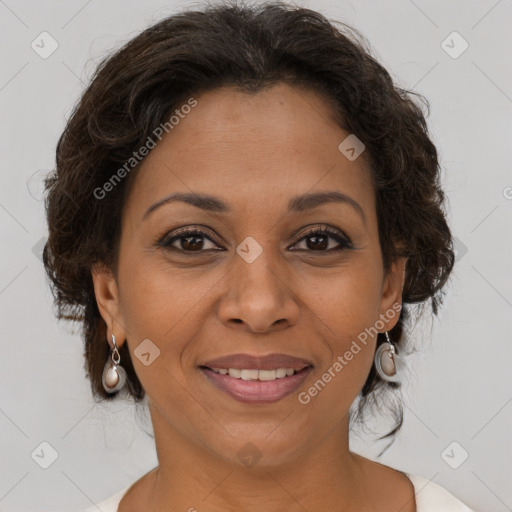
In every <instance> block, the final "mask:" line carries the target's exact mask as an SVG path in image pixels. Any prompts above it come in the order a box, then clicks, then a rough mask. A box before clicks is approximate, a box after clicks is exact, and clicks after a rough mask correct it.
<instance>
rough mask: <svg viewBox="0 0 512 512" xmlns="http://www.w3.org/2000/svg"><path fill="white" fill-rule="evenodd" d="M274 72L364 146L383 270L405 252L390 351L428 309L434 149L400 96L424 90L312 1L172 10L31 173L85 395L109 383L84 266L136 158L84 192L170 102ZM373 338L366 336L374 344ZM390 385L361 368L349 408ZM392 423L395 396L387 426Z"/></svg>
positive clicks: (105, 239)
mask: <svg viewBox="0 0 512 512" xmlns="http://www.w3.org/2000/svg"><path fill="white" fill-rule="evenodd" d="M277 82H285V83H288V84H290V85H293V86H302V87H306V88H308V89H309V90H312V91H315V92H316V93H319V94H320V95H321V96H322V97H323V98H324V99H325V100H326V101H327V102H328V103H329V105H330V106H331V107H332V109H333V115H334V117H335V118H336V120H337V121H338V123H339V125H340V126H341V127H342V128H343V129H344V130H346V131H347V132H349V133H352V134H355V135H356V136H357V137H358V138H359V139H360V140H361V141H362V142H363V143H364V145H365V147H366V149H365V152H364V154H363V156H364V158H366V159H367V161H368V162H369V164H370V168H371V175H372V179H373V183H374V187H375V192H376V204H377V215H378V227H379V238H380V244H381V249H382V255H383V261H384V267H385V270H386V271H388V270H389V269H390V268H391V264H392V262H393V261H394V260H395V259H396V258H397V257H399V256H407V257H408V261H407V266H406V277H405V283H404V288H403V308H402V310H401V313H400V318H399V320H398V323H397V324H396V326H395V327H394V328H393V329H392V330H391V331H390V332H389V334H390V337H391V339H392V341H393V343H394V344H395V346H397V351H398V352H400V350H401V346H402V345H403V343H404V339H403V338H404V336H403V330H404V323H405V322H406V320H407V319H408V317H409V316H410V312H408V307H407V304H420V303H425V302H426V301H427V300H428V299H430V302H431V306H432V311H433V313H434V314H436V315H437V312H438V307H439V305H440V304H441V303H442V299H443V295H444V293H443V291H442V288H443V286H444V285H445V283H446V281H447V279H448V277H449V274H450V272H451V270H452V267H453V264H454V252H453V244H452V237H451V233H450V229H449V227H448V225H447V222H446V218H445V212H444V194H443V191H442V189H441V186H440V166H439V162H438V155H437V151H436V148H435V146H434V144H433V142H432V141H431V139H430V138H429V134H428V129H427V125H426V121H425V117H424V113H423V110H422V108H421V107H420V106H419V104H418V103H417V102H415V101H414V100H413V97H412V95H414V96H416V97H417V98H419V99H420V100H422V101H423V103H424V104H425V105H426V107H427V111H428V112H429V111H430V107H429V103H428V101H427V100H426V99H425V98H424V97H423V96H421V95H419V94H416V93H414V92H411V91H407V90H404V89H402V88H400V87H398V86H396V85H395V84H394V82H393V80H392V78H391V77H390V74H389V73H388V72H387V71H386V70H385V69H384V67H383V66H382V65H380V64H379V63H378V62H377V60H376V59H375V57H373V56H372V51H371V49H370V45H369V43H368V41H367V40H366V39H365V38H364V37H363V36H362V35H361V34H360V33H359V32H358V31H356V30H355V29H354V28H352V27H350V26H348V25H346V24H344V23H341V22H336V21H332V22H331V21H328V20H327V19H326V18H325V17H324V16H322V15H321V14H319V13H318V12H315V11H312V10H309V9H305V8H300V7H297V6H291V5H289V4H283V3H281V2H272V3H258V4H257V5H255V6H248V5H244V4H240V3H238V2H234V3H233V2H224V3H221V4H217V5H214V6H207V7H205V8H204V10H196V11H186V12H181V13H178V14H175V15H172V16H169V17H167V18H165V19H163V20H162V21H160V22H158V23H156V24H155V25H153V26H151V27H149V28H147V29H146V30H144V31H143V32H142V33H140V34H139V35H138V36H136V37H135V38H133V39H132V40H130V41H129V42H128V43H127V44H126V45H125V46H123V47H122V48H121V49H119V50H117V51H115V52H113V53H112V54H111V55H109V56H108V57H106V58H105V59H104V60H103V61H102V62H101V63H100V64H99V66H98V68H97V69H96V71H95V73H94V76H93V78H92V80H91V82H90V84H89V86H88V87H87V89H86V90H85V92H84V93H83V94H82V96H81V98H80V100H79V102H78V103H77V105H76V106H75V108H74V110H73V112H72V115H71V116H70V119H69V120H68V122H67V125H66V127H65V130H64V132H63V133H62V135H61V137H60V139H59V141H58V145H57V150H56V169H55V170H54V172H53V173H52V174H51V175H49V176H48V177H47V178H46V180H45V192H46V193H47V195H46V198H45V206H46V213H47V222H48V227H49V235H48V241H47V243H46V245H45V247H44V252H43V262H44V267H45V270H46V272H47V275H48V277H49V280H50V286H51V288H52V292H53V295H54V298H55V304H56V306H57V316H58V318H59V319H71V320H74V321H79V322H80V323H81V325H82V328H83V338H84V349H85V350H84V354H85V361H86V365H85V366H86V370H87V376H88V378H89V379H90V382H91V388H92V392H93V395H94V397H95V398H96V399H107V400H110V399H114V398H115V397H116V394H113V395H109V394H107V393H106V392H105V390H104V389H103V386H102V382H101V376H102V370H103V366H104V364H105V362H106V360H107V358H108V356H109V345H108V343H106V342H105V340H106V325H105V322H104V321H103V319H102V317H101V315H100V313H99V310H98V306H97V303H96V299H95V294H94V288H93V281H92V277H91V269H92V267H93V265H95V264H100V265H103V266H105V267H106V268H108V269H111V270H112V271H113V272H114V275H117V271H116V269H117V262H118V250H119V240H120V229H121V218H122V209H123V204H124V202H125V201H124V199H125V198H126V197H127V194H128V191H129V186H130V184H131V183H132V182H133V178H134V176H135V174H136V171H137V167H135V168H134V169H133V170H132V171H131V172H130V173H129V175H128V176H126V178H124V179H123V180H121V181H120V183H118V184H117V185H116V186H115V187H114V188H113V190H112V191H111V192H109V194H108V195H107V196H106V197H103V198H102V199H97V198H96V195H95V193H94V191H95V190H97V188H98V187H101V186H102V185H103V184H104V183H106V182H107V181H108V179H109V178H110V177H111V176H112V175H113V174H114V172H115V171H116V170H117V169H119V167H120V166H121V165H122V164H123V163H125V162H127V161H128V160H129V159H130V158H131V157H132V154H133V151H134V150H135V149H137V148H139V147H141V146H142V145H143V144H144V143H145V141H146V140H147V138H148V136H149V135H150V134H151V132H152V131H153V130H154V129H155V127H157V126H159V125H161V124H162V123H164V122H165V121H166V120H167V119H168V117H169V115H170V113H172V111H173V110H174V109H175V108H176V107H177V106H179V104H180V103H181V102H182V101H184V99H186V98H188V97H190V96H191V95H197V94H199V93H201V92H205V91H210V90H214V89H216V88H219V87H221V86H232V87H236V88H238V89H239V90H242V91H245V92H248V93H257V92H258V91H261V90H263V89H265V88H267V87H269V86H271V85H274V84H276V83H277ZM384 341H385V339H384V338H383V336H382V335H381V334H379V337H378V340H377V343H378V344H380V343H383V342H384ZM120 352H121V358H122V361H123V366H124V367H125V369H126V371H127V374H128V389H129V393H130V395H131V396H132V397H133V398H134V399H135V401H136V402H139V401H141V400H142V399H143V398H144V396H145V393H144V389H143V387H142V385H141V383H140V381H139V379H138V377H137V375H136V373H135V370H134V368H133V365H132V362H131V359H130V354H129V352H128V347H127V344H123V346H122V348H121V349H120ZM396 387H397V384H394V383H388V382H384V381H382V380H381V379H379V377H378V375H377V373H376V372H375V369H374V368H372V370H371V371H370V373H369V375H368V378H367V380H366V382H365V384H364V386H363V388H362V390H361V393H360V398H361V400H360V402H359V406H358V415H359V413H361V412H362V411H363V409H364V407H365V404H366V405H368V404H367V402H368V401H370V402H371V400H369V398H370V397H371V398H372V399H373V400H375V393H376V392H377V391H379V390H381V391H386V390H389V389H390V388H396ZM395 390H396V389H395ZM372 395H373V396H372ZM402 420H403V411H402V408H401V405H400V411H399V413H398V414H397V422H396V425H395V428H394V429H393V430H392V431H391V432H390V433H389V434H387V436H390V435H392V434H394V433H395V432H396V431H398V429H399V428H400V427H401V424H402ZM387 436H383V437H387Z"/></svg>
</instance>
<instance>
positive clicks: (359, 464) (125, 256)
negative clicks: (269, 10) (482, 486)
mask: <svg viewBox="0 0 512 512" xmlns="http://www.w3.org/2000/svg"><path fill="white" fill-rule="evenodd" d="M196 99H197V100H198V105H197V106H196V107H195V108H193V109H192V110H191V112H190V113H189V114H188V115H187V116H185V117H184V119H182V120H180V122H179V124H178V125H176V126H175V127H174V129H173V130H172V131H171V132H170V133H169V135H167V136H166V137H164V138H163V139H162V141H161V142H159V143H158V145H157V146H156V147H155V148H154V149H153V150H152V151H151V152H150V154H149V155H148V156H147V157H146V158H145V160H144V161H143V162H142V164H141V167H140V169H139V170H138V174H137V175H136V176H135V181H134V182H133V184H132V185H133V187H132V189H131V192H130V194H129V197H128V198H127V201H126V203H125V205H124V210H123V219H122V234H121V241H120V261H119V268H118V273H117V276H114V275H113V274H112V273H110V272H109V271H108V270H105V269H99V268H95V269H93V272H92V275H93V280H94V289H95V294H96V298H97V302H98V306H99V309H100V312H101V315H102V317H103V319H104V320H105V322H106V324H107V326H108V343H109V344H110V345H111V346H112V343H111V341H110V340H111V336H110V335H111V333H114V334H115V336H116V342H117V344H118V346H119V345H122V344H123V343H125V342H126V343H128V347H129V350H130V353H131V355H132V360H133V363H134V366H135V370H136V372H137V375H138V377H139V379H140V380H141V382H142V385H143V386H144V389H145V391H146V393H147V395H148V397H149V404H150V405H149V407H150V413H151V418H152V422H153V428H154V433H155V442H156V449H157V456H158V461H159V465H158V466H157V468H155V469H154V470H153V471H151V472H150V473H147V474H146V475H144V476H143V477H142V478H141V479H140V480H138V481H137V482H136V483H135V484H134V485H133V486H132V487H131V488H130V490H129V491H128V493H127V494H126V495H125V496H124V498H123V499H122V501H121V503H120V507H119V510H120V511H121V512H126V511H130V510H136V509H138V510H141V509H144V510H149V511H153V510H155V511H156V510H159V511H171V510H173V511H175V510H184V511H185V510H189V509H191V508H192V507H194V508H195V509H197V510H198V511H208V512H217V511H226V510H244V511H248V512H252V511H261V510H265V511H266V512H274V511H275V512H277V511H279V512H281V511H282V510H289V511H293V512H295V511H297V512H298V511H304V510H308V511H317V510H351V511H363V510H364V511H379V512H383V511H393V512H396V511H397V510H400V511H401V512H407V511H414V510H415V501H414V490H413V486H412V483H411V482H410V480H409V479H408V478H407V477H406V476H405V475H404V474H403V473H400V472H398V471H395V470H393V469H391V468H388V467H387V466H384V465H381V464H378V463H375V462H372V461H370V460H369V459H365V458H363V457H361V456H359V455H357V454H355V453H353V452H350V450H349V445H348V411H349V408H350V405H351V404H352V403H353V402H354V400H355V398H356V397H357V395H358V393H359V392H360V390H361V388H362V386H363V384H364V382H365V380H366V378H367V376H368V372H369V371H370V368H371V366H372V364H373V356H374V353H375V347H376V337H369V338H368V342H367V344H366V345H363V344H360V345H361V348H362V350H361V351H360V352H359V353H358V354H357V355H355V356H354V358H353V359H352V360H351V361H350V362H349V363H348V364H347V365H346V366H345V367H344V368H343V370H342V371H341V372H338V373H337V374H336V377H335V378H333V379H332V380H331V382H329V383H328V384H327V385H326V386H325V388H324V389H322V391H321V392H320V393H318V394H317V396H315V397H313V398H312V399H311V401H310V402H309V403H308V404H307V405H303V404H301V403H299V401H298V399H297V394H298V393H293V394H291V395H289V396H287V397H285V398H284V399H282V400H280V401H278V402H275V403H272V404H264V405H254V404H247V403H242V402H238V401H236V400H234V399H232V398H230V397H229V396H228V395H226V394H225V393H223V392H222V391H220V390H218V389H217V388H215V387H214V386H213V385H212V384H210V383H209V381H208V380H207V379H206V378H205V376H204V375H203V373H202V372H201V371H200V370H199V368H198V365H199V364H201V363H202V362H205V361H206V360H208V359H212V358H215V357H219V356H223V355H228V354H233V353H241V352H245V353H249V354H254V355H255V354H268V353H272V352H281V353H286V354H290V355H294V356H297V357H303V358H305V359H308V360H310V361H312V362H313V365H314V369H313V372H312V373H311V374H310V375H309V376H308V378H307V380H306V381H305V382H304V383H303V385H302V386H301V388H300V389H299V390H298V391H299V392H300V391H304V390H307V389H308V388H309V387H310V386H311V385H312V383H313V382H315V381H316V380H317V379H319V378H320V377H321V375H322V374H323V373H324V372H325V371H327V369H328V368H329V367H331V366H332V365H333V363H334V361H335V360H336V358H337V356H339V355H343V354H344V353H345V352H346V351H347V350H348V349H349V348H350V346H351V344H352V342H353V341H354V340H356V339H357V336H358V334H359V333H361V332H363V331H364V330H365V328H368V327H370V326H373V325H375V323H376V321H377V320H379V318H383V317H382V316H381V315H384V314H385V313H386V312H387V311H389V310H392V306H393V304H397V303H398V304H401V298H402V288H403V280H404V269H405V263H406V259H405V258H401V259H399V260H397V261H396V262H395V263H394V265H393V267H392V270H391V271H390V272H389V273H388V274H385V273H384V269H383V262H382V254H381V249H380V245H379V236H378V224H377V215H376V205H375V192H374V188H373V185H372V182H371V180H370V173H369V169H368V167H367V163H366V161H365V160H364V153H363V155H362V156H361V157H359V158H357V159H356V160H354V161H350V160H348V159H347V158H346V157H345V156H344V155H343V154H342V153H341V152H340V151H339V150H338V145H339V144H340V142H341V141H343V140H344V139H345V138H346V137H347V136H348V135H349V134H348V133H347V132H345V131H344V130H342V129H341V128H340V127H339V126H338V125H337V124H336V123H335V121H334V120H333V119H332V118H331V114H330V110H329V106H328V104H327V103H326V102H325V100H323V99H322V98H321V97H319V96H317V95H316V94H315V93H314V92H312V91H310V90H304V89H298V88H295V87H291V86H289V85H286V84H283V83H280V84H277V85H275V86H273V87H271V88H270V89H267V90H265V91H261V92H259V93H257V94H252V95H251V94H247V93H243V92H239V91H236V90H234V89H232V88H224V89H218V90H215V91H211V92H208V93H205V94H202V95H198V96H196ZM319 191H338V192H342V193H344V194H346V195H348V196H350V197H351V198H352V199H353V200H354V201H356V202H357V203H358V204H359V205H360V207H361V209H362V211H363V212H364V219H363V217H362V216H361V215H360V214H359V213H358V211H357V210H356V209H355V208H354V207H352V206H351V205H350V204H348V203H341V202H339V203H338V202H327V203H323V204H321V205H319V206H317V207H316V208H314V209H311V210H306V211H303V212H300V213H289V212H287V206H288V201H289V200H290V199H291V198H292V197H294V196H296V195H300V194H304V193H311V192H319ZM173 192H184V193H188V192H196V193H206V194H210V195H213V196H215V197H217V198H219V199H221V200H222V201H224V202H225V203H227V205H228V206H229V207H230V208H231V209H232V211H231V213H219V212H211V211H205V210H203V209H201V208H198V207H196V206H193V205H190V204H186V203H184V202H180V201H176V202H172V203H168V204H166V205H164V206H161V207H159V208H157V209H155V210H154V211H153V212H152V213H151V214H149V215H148V216H147V217H146V218H145V219H144V220H143V216H144V213H145V212H146V210H147V209H148V208H149V207H150V206H151V205H153V204H154V203H156V202H157V201H159V200H160V199H162V198H163V197H165V196H167V195H168V194H170V193H173ZM323 224H326V225H328V226H330V227H331V228H333V229H335V230H337V231H338V232H340V235H341V236H342V237H343V236H344V235H345V236H347V237H349V239H350V241H351V242H352V244H353V248H344V249H343V250H341V251H330V252H326V251H327V249H325V248H324V247H323V246H322V245H321V243H319V242H318V241H316V242H315V239H314V238H312V237H311V236H310V237H309V238H304V236H305V235H304V233H305V232H306V231H307V230H308V229H309V228H311V227H322V225H323ZM197 225H200V226H197ZM185 226H190V227H198V228H200V229H203V230H204V228H208V229H206V234H205V235H204V237H203V238H199V244H197V242H196V245H195V246H194V247H198V246H199V249H198V250H196V251H193V250H190V245H187V243H186V242H187V240H186V239H183V238H181V239H179V238H178V239H175V240H174V241H173V242H172V245H173V247H175V250H174V251H172V250H170V249H165V248H162V247H159V246H158V245H157V242H158V240H160V239H161V238H162V237H163V236H164V235H165V234H167V233H171V232H175V231H176V230H177V228H181V227H185ZM294 232H295V233H296V235H295V236H293V233H294ZM247 236H251V237H253V238H254V239H255V240H256V241H257V242H258V244H259V245H260V246H261V247H262V249H263V253H262V254H260V256H259V257H258V258H256V260H255V261H254V262H252V263H248V262H247V261H246V260H244V259H243V258H242V257H240V256H239V255H238V254H237V252H236V247H237V246H238V245H239V244H240V243H241V242H242V241H243V240H244V239H245V238H246V237H247ZM308 240H309V245H308ZM328 240H329V246H328V248H329V249H330V248H334V247H338V246H339V245H340V244H339V242H337V241H336V240H334V239H332V238H329V239H328ZM201 243H202V244H203V245H202V246H201ZM184 247H185V248H184ZM201 247H202V248H201ZM218 247H220V248H223V249H224V250H223V251H212V250H210V249H214V248H218ZM291 247H295V248H296V249H300V250H295V251H294V250H292V249H291ZM187 248H189V250H188V252H186V250H187ZM180 249H181V252H180ZM200 251H203V252H200ZM384 319H385V326H384V328H382V329H379V331H380V332H384V331H388V330H390V329H392V328H393V326H394V325H395V324H396V322H397V321H398V314H395V315H394V316H393V317H392V318H391V319H389V320H387V319H386V317H384ZM145 339H150V340H151V341H152V343H154V344H155V345H156V346H157V347H158V348H159V350H160V356H159V357H157V358H156V359H155V360H154V361H153V362H152V363H151V364H150V365H148V366H146V365H144V364H142V362H141V361H140V360H139V359H138V358H137V357H136V355H135V354H134V350H135V349H136V348H137V346H138V345H139V344H140V343H141V342H142V341H143V340H145ZM121 364H122V361H121ZM248 443H252V444H253V445H254V446H255V447H256V449H257V451H258V453H259V455H260V459H259V460H258V461H257V463H256V464H255V465H253V466H251V467H248V466H246V465H244V463H243V462H242V461H241V460H240V459H239V457H238V456H237V453H238V452H239V451H240V450H241V449H243V448H244V447H246V446H247V444H248Z"/></svg>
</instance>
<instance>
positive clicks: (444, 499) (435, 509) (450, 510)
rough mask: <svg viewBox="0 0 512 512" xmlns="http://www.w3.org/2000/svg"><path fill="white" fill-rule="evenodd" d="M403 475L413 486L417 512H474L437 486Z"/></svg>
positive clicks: (420, 477) (417, 476)
mask: <svg viewBox="0 0 512 512" xmlns="http://www.w3.org/2000/svg"><path fill="white" fill-rule="evenodd" d="M404 474H405V475H406V476H407V477H408V478H409V480H410V481H411V482H412V484H413V486H414V493H415V496H416V508H417V512H474V511H473V510H471V509H470V508H469V507H468V506H467V505H465V504H464V503H463V502H462V501H460V500H459V499H458V498H456V497H455V496H454V495H453V494H451V493H450V492H448V491H447V490H446V489H445V488H444V487H441V486H440V485H439V484H436V483H435V482H432V481H431V480H427V479H426V478H424V477H422V476H420V475H413V474H410V473H404Z"/></svg>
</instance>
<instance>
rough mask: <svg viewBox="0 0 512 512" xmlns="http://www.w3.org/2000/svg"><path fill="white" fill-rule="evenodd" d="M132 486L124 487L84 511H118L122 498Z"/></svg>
mask: <svg viewBox="0 0 512 512" xmlns="http://www.w3.org/2000/svg"><path fill="white" fill-rule="evenodd" d="M130 487H131V485H128V486H126V487H125V488H124V489H122V490H120V491H118V492H117V493H116V494H114V495H112V496H110V497H109V498H107V499H105V500H103V501H101V502H100V503H96V504H95V505H91V506H90V507H88V508H86V509H85V510H83V511H82V512H98V510H101V512H117V507H118V506H119V503H120V501H121V498H122V497H123V496H124V495H125V494H126V493H127V492H128V489H129V488H130Z"/></svg>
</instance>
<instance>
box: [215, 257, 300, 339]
mask: <svg viewBox="0 0 512 512" xmlns="http://www.w3.org/2000/svg"><path fill="white" fill-rule="evenodd" d="M268 252H269V251H263V253H261V254H260V256H258V258H257V259H256V260H255V261H253V262H252V263H248V262H247V261H245V260H244V259H243V258H242V257H240V256H239V255H238V254H237V255H236V256H235V262H234V267H233V268H232V270H231V271H230V272H229V273H228V275H227V276H226V281H227V282H226V289H227V290H228V291H227V293H226V294H225V295H224V297H223V298H222V300H221V303H220V308H219V317H220V320H221V321H222V322H223V323H224V324H225V325H227V326H229V327H231V328H233V327H235V328H238V329H241V330H246V331H249V332H253V333H266V332H271V331H275V330H281V329H285V328H287V327H290V326H292V325H295V324H296V323H297V320H298V318H299V306H298V303H297V301H296V299H295V297H294V293H293V289H292V288H293V284H292V283H291V282H290V276H289V274H288V273H287V272H286V269H285V268H284V266H283V265H284V264H283V265H279V264H278V263H277V262H276V261H275V259H274V260H273V261H271V257H270V256H267V254H268Z"/></svg>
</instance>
